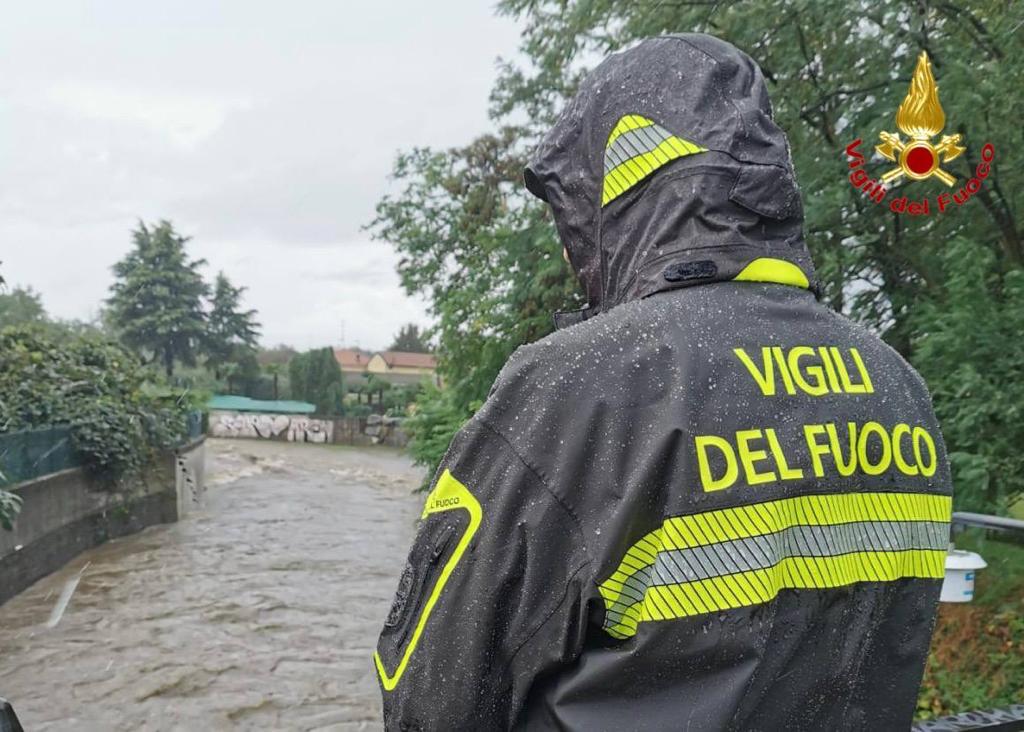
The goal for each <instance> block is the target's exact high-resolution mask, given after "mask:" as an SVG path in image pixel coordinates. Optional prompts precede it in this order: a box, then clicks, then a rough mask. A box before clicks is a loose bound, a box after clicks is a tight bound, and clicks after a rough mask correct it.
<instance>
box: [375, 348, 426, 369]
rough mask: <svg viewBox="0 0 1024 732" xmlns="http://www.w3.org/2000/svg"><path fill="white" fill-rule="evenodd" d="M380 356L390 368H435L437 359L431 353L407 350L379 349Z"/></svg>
mask: <svg viewBox="0 0 1024 732" xmlns="http://www.w3.org/2000/svg"><path fill="white" fill-rule="evenodd" d="M380 355H381V358H383V359H384V361H385V363H387V365H388V366H389V367H391V368H395V367H405V368H414V369H436V368H437V359H436V358H434V354H432V353H410V352H409V351H381V352H380Z"/></svg>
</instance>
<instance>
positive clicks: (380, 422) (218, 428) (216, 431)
mask: <svg viewBox="0 0 1024 732" xmlns="http://www.w3.org/2000/svg"><path fill="white" fill-rule="evenodd" d="M209 423H210V427H209V434H210V436H211V437H244V438H250V439H261V440H281V441H288V442H318V443H334V444H339V445H388V446H390V447H405V446H406V445H407V444H408V443H409V438H408V436H407V435H406V434H405V431H404V430H403V429H402V426H401V425H402V421H401V420H400V419H396V418H393V417H379V416H370V417H315V416H314V417H310V416H306V415H294V414H264V413H259V412H234V411H228V410H219V409H212V410H210V420H209Z"/></svg>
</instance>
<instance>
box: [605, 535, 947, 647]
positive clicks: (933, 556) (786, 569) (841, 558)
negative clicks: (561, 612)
mask: <svg viewBox="0 0 1024 732" xmlns="http://www.w3.org/2000/svg"><path fill="white" fill-rule="evenodd" d="M945 561H946V552H945V551H944V550H938V549H908V550H904V551H895V552H886V551H877V552H854V553H851V554H841V555H838V556H833V557H786V558H784V559H782V560H781V561H780V562H779V563H778V564H776V565H775V566H773V567H768V568H766V569H757V570H751V571H748V572H738V573H736V574H729V575H723V576H721V577H712V578H710V579H705V580H699V581H696V582H683V583H679V584H674V585H656V586H653V587H649V588H648V589H647V592H646V593H645V595H644V599H643V600H642V601H641V602H637V603H635V604H633V605H631V606H630V607H629V608H627V609H626V611H625V613H624V615H623V619H622V620H621V621H620V622H618V623H616V624H614V625H611V626H609V627H606V628H605V630H606V631H607V632H608V634H609V635H612V636H614V637H616V638H620V639H624V638H629V637H631V636H633V635H635V634H636V630H637V626H638V625H639V623H640V622H643V621H656V620H674V619H677V618H683V617H690V616H693V615H703V614H705V613H709V612H717V611H721V610H732V609H735V608H739V607H747V606H750V605H757V604H761V603H765V602H770V601H771V600H773V599H775V597H776V595H778V593H779V592H780V591H782V590H812V589H813V590H820V589H829V588H834V587H843V586H845V585H850V584H854V583H855V582H891V581H893V580H897V579H903V578H908V577H918V578H922V579H940V578H942V577H943V575H944V573H945ZM669 598H671V601H670V600H669ZM709 598H710V602H709Z"/></svg>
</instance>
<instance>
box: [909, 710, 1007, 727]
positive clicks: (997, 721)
mask: <svg viewBox="0 0 1024 732" xmlns="http://www.w3.org/2000/svg"><path fill="white" fill-rule="evenodd" d="M974 729H980V730H984V731H985V732H1015V731H1016V730H1024V704H1013V705H1011V706H1009V707H1007V708H1006V709H986V710H985V711H980V712H962V713H960V714H953V715H951V716H949V717H941V718H939V719H928V720H924V721H921V722H915V723H914V726H913V727H911V728H910V732H961V730H974Z"/></svg>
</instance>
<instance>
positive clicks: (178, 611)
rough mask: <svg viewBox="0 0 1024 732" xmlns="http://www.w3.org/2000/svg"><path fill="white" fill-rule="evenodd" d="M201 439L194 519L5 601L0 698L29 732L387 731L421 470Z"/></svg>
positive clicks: (400, 459)
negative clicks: (392, 645) (385, 665)
mask: <svg viewBox="0 0 1024 732" xmlns="http://www.w3.org/2000/svg"><path fill="white" fill-rule="evenodd" d="M207 450H208V452H207V476H208V489H207V491H206V493H205V495H204V496H203V498H202V501H201V504H200V506H199V507H198V508H197V509H195V510H194V512H193V513H191V514H189V515H188V516H187V517H186V518H185V519H183V520H182V521H180V522H179V523H177V524H173V525H168V526H158V527H153V528H150V529H147V530H145V531H143V532H141V533H139V534H136V535H134V536H130V537H126V538H124V539H120V540H117V541H113V542H110V543H108V544H105V545H103V546H100V547H97V548H96V549H93V550H90V551H87V552H85V553H84V554H82V555H80V556H79V557H78V558H76V559H75V560H73V561H72V562H70V563H69V564H68V565H66V566H65V567H64V568H63V569H61V570H60V571H58V572H55V573H54V574H52V575H50V576H48V577H46V578H44V579H42V580H40V581H39V582H37V583H36V584H35V585H33V586H32V587H30V588H29V589H27V590H26V591H24V592H22V593H21V594H20V595H18V596H17V597H15V598H13V599H11V600H10V601H9V602H7V603H6V604H4V605H3V606H0V696H2V697H6V698H7V699H8V700H10V701H11V703H12V704H13V706H14V708H15V710H16V711H17V713H18V716H19V717H20V718H21V720H22V723H23V725H24V726H25V729H26V730H28V731H29V732H34V731H36V730H138V729H147V730H149V729H152V730H217V729H275V730H278V729H280V730H292V729H295V730H320V729H324V730H326V729H332V730H333V729H338V730H348V729H379V728H380V726H381V723H380V699H379V692H378V690H377V686H376V682H375V679H374V676H373V673H374V672H373V662H372V659H371V655H372V652H373V645H374V643H375V641H376V635H377V632H378V630H379V629H380V626H381V623H382V621H383V618H384V616H385V615H386V614H387V609H388V606H389V604H390V601H391V597H392V595H393V592H394V589H395V586H396V583H397V577H398V574H399V573H400V571H401V567H402V565H403V563H404V559H405V556H404V554H405V552H406V550H407V549H408V546H409V543H410V541H411V538H412V533H413V531H414V522H415V519H416V515H417V513H418V510H419V509H420V508H421V506H422V500H423V499H422V497H421V496H419V497H418V496H415V495H412V494H411V490H412V488H414V487H415V486H416V485H418V483H419V481H420V479H421V472H420V471H419V470H418V469H416V468H414V467H412V466H411V464H410V461H409V460H408V458H406V457H405V456H403V455H402V454H400V453H399V452H397V451H394V450H390V449H387V448H376V449H374V448H370V449H362V448H347V447H338V446H323V445H305V444H289V443H280V442H263V441H256V440H209V441H208V442H207ZM79 575H80V577H81V578H80V581H79V583H78V585H77V588H76V589H75V592H74V594H73V595H72V596H71V599H70V602H69V603H68V604H67V608H66V610H65V612H64V614H63V616H62V617H61V618H60V620H59V622H58V623H57V625H56V626H55V627H52V628H50V627H48V625H47V623H48V621H49V620H50V619H51V615H52V614H53V613H54V608H55V606H57V605H58V603H59V600H60V596H61V593H62V590H64V589H65V588H66V587H68V584H69V582H73V581H74V579H75V578H76V577H78V576H79Z"/></svg>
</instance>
